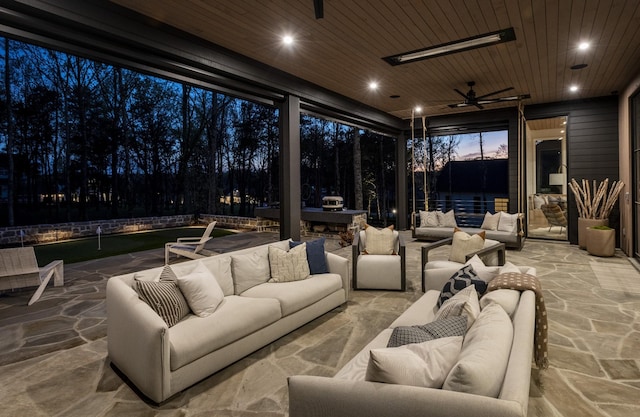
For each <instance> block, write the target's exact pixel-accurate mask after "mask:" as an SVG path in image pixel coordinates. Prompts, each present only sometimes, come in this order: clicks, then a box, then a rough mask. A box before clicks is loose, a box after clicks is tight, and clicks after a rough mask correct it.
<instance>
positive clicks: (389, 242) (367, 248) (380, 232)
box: [364, 225, 395, 255]
mask: <svg viewBox="0 0 640 417" xmlns="http://www.w3.org/2000/svg"><path fill="white" fill-rule="evenodd" d="M364 232H365V236H366V239H365V244H364V252H365V253H367V254H369V255H392V254H393V253H394V252H395V235H394V233H393V225H391V226H389V227H385V228H384V229H376V228H375V227H373V226H369V225H367V226H366V227H365V229H364Z"/></svg>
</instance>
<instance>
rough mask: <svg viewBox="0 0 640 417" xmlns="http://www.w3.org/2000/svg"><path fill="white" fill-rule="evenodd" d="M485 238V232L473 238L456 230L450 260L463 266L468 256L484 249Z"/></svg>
mask: <svg viewBox="0 0 640 417" xmlns="http://www.w3.org/2000/svg"><path fill="white" fill-rule="evenodd" d="M484 237H485V232H484V231H482V232H480V233H478V234H475V235H473V236H472V235H470V234H469V233H466V232H463V231H462V230H460V229H457V228H456V229H454V232H453V241H452V242H451V253H449V260H450V261H452V262H458V263H461V264H463V263H465V262H466V261H467V255H468V254H470V253H473V252H476V251H479V250H480V249H482V248H484Z"/></svg>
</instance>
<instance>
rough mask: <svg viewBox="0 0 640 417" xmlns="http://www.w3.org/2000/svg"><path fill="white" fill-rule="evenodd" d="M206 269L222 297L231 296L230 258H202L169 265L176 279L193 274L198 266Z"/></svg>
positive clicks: (217, 256)
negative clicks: (216, 284) (218, 286)
mask: <svg viewBox="0 0 640 417" xmlns="http://www.w3.org/2000/svg"><path fill="white" fill-rule="evenodd" d="M199 263H200V264H202V265H204V266H206V267H207V269H208V270H209V272H211V274H213V276H214V277H215V278H216V281H218V285H220V288H221V289H222V293H223V294H224V295H233V289H234V288H233V275H232V274H231V256H229V255H216V256H209V257H207V258H202V259H199V260H195V261H187V262H181V263H178V264H175V265H171V268H172V269H173V270H174V272H175V273H176V275H177V276H178V278H180V277H181V276H185V275H188V274H190V273H191V272H193V271H194V270H195V268H196V266H197V265H198V264H199Z"/></svg>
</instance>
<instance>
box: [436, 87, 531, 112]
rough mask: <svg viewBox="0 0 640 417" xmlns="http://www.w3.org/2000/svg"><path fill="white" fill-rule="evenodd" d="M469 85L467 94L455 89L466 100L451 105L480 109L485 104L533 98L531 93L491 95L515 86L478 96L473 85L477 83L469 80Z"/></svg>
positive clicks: (452, 106) (450, 105) (453, 106)
mask: <svg viewBox="0 0 640 417" xmlns="http://www.w3.org/2000/svg"><path fill="white" fill-rule="evenodd" d="M467 85H468V86H469V91H468V92H467V94H465V93H463V92H462V91H460V90H458V89H457V88H454V89H453V90H454V91H455V92H456V93H458V94H460V95H461V96H462V97H464V101H463V102H462V103H456V104H449V107H451V108H457V107H467V106H476V107H477V108H479V109H484V107H483V106H482V105H483V104H492V103H500V102H503V101H516V100H524V99H526V98H531V96H530V95H529V94H519V95H515V96H508V97H494V98H490V97H491V96H495V95H496V94H500V93H504V92H505V91H509V90H513V87H509V88H504V89H502V90H497V91H494V92H492V93H489V94H484V95H481V96H476V92H475V91H474V90H473V86H474V85H476V83H475V81H469V82H468V83H467Z"/></svg>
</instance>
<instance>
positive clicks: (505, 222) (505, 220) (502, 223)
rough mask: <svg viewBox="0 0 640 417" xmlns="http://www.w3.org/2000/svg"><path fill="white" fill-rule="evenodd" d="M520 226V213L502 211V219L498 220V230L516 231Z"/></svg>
mask: <svg viewBox="0 0 640 417" xmlns="http://www.w3.org/2000/svg"><path fill="white" fill-rule="evenodd" d="M517 226H518V214H517V213H515V214H509V213H505V212H504V211H501V212H500V220H499V221H498V230H499V231H501V232H509V233H515V232H516V228H517Z"/></svg>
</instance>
